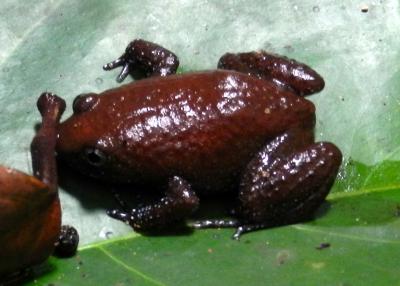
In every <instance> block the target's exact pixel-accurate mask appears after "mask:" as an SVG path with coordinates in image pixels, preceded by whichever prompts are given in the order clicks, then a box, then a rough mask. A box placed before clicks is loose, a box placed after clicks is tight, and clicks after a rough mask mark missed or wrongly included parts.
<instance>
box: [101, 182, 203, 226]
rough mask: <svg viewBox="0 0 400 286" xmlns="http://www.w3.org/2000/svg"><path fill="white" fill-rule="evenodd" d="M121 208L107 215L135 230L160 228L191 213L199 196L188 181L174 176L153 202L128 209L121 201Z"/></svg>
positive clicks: (196, 206) (197, 202) (195, 207)
mask: <svg viewBox="0 0 400 286" xmlns="http://www.w3.org/2000/svg"><path fill="white" fill-rule="evenodd" d="M119 201H120V205H121V207H122V210H120V209H114V210H111V211H108V215H109V216H111V217H113V218H116V219H118V220H121V221H123V222H125V223H128V224H130V225H131V226H132V227H133V228H134V229H135V230H155V229H162V228H165V227H166V226H169V225H171V224H173V223H176V222H179V221H182V220H184V219H185V218H187V217H188V216H189V215H190V214H192V213H193V212H194V211H195V210H196V209H197V208H198V205H199V198H198V197H197V196H196V194H195V193H194V192H193V190H192V189H191V187H190V185H189V183H188V182H186V181H185V180H184V179H182V178H180V177H178V176H175V177H173V178H171V179H170V180H169V183H168V188H167V191H166V193H165V196H164V197H162V198H161V199H160V200H159V201H157V202H155V203H154V204H151V205H147V206H144V207H141V208H137V209H132V210H128V208H127V206H126V205H125V204H124V202H123V201H121V200H119Z"/></svg>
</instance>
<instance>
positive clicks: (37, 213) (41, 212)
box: [0, 93, 79, 285]
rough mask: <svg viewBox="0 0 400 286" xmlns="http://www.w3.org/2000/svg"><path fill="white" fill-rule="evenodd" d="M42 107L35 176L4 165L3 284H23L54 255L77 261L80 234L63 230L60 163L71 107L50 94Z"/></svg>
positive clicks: (0, 190)
mask: <svg viewBox="0 0 400 286" xmlns="http://www.w3.org/2000/svg"><path fill="white" fill-rule="evenodd" d="M44 105H45V106H44ZM38 107H39V109H40V111H41V113H42V116H43V122H42V125H41V127H40V129H39V131H38V132H37V134H36V136H35V137H34V139H33V141H32V144H31V154H32V168H33V172H34V176H30V175H28V174H25V173H22V172H20V171H17V170H14V169H11V168H7V167H3V166H0V245H1V259H0V285H11V284H12V285H16V284H17V283H18V285H19V284H20V283H21V279H24V278H25V277H26V276H29V274H30V271H29V269H31V267H32V266H35V265H37V264H40V263H42V262H43V261H45V260H46V259H47V258H48V257H49V256H50V255H51V254H55V255H58V256H62V257H65V256H72V255H74V254H75V251H76V249H77V245H78V240H79V237H78V234H77V232H76V230H75V229H74V228H73V227H71V226H61V207H60V200H59V197H58V186H57V173H56V161H55V158H54V152H55V147H56V136H57V133H56V132H55V130H56V127H57V125H58V121H59V119H60V117H61V113H62V112H63V111H64V109H65V102H64V101H62V100H58V99H57V98H55V97H54V96H53V95H51V94H47V93H44V94H43V95H42V96H41V97H40V98H39V100H38ZM14 283H15V284H14Z"/></svg>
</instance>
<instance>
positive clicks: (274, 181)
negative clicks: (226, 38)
mask: <svg viewBox="0 0 400 286" xmlns="http://www.w3.org/2000/svg"><path fill="white" fill-rule="evenodd" d="M118 66H123V68H122V71H121V73H120V75H119V76H118V80H122V79H124V78H125V77H126V76H127V75H128V73H131V72H132V73H133V71H134V70H136V69H139V70H143V69H144V71H145V72H146V73H147V75H148V76H151V79H147V80H142V81H139V82H135V83H132V84H129V85H125V86H121V87H119V88H116V89H113V90H108V91H105V92H103V93H102V94H100V95H96V94H86V95H81V96H78V97H77V98H76V99H75V100H74V103H73V109H74V115H73V116H72V117H71V118H70V119H68V120H66V121H65V122H64V123H62V124H61V126H60V130H59V141H58V145H57V149H58V154H59V155H60V157H63V158H65V160H67V161H70V163H71V165H73V166H74V167H75V168H77V169H79V170H80V171H81V172H82V173H85V174H88V175H90V176H93V177H96V178H99V179H102V180H105V181H111V182H119V183H133V184H142V185H147V186H149V185H150V186H151V187H152V188H156V189H158V190H159V191H160V198H159V200H158V201H156V202H154V203H151V204H147V205H141V206H138V207H137V208H134V209H132V208H131V207H129V206H127V205H126V203H125V202H124V201H123V200H121V199H120V198H119V197H118V196H116V197H117V201H118V202H119V204H120V208H117V209H113V210H109V211H108V214H109V215H110V216H111V217H113V218H115V219H118V220H121V221H123V222H125V223H128V224H130V225H131V226H132V227H133V228H134V229H140V230H150V231H151V230H153V229H156V228H165V227H168V226H170V225H173V224H174V223H175V222H177V221H182V220H184V219H185V218H187V217H188V216H189V215H190V214H191V213H192V212H193V211H194V210H196V209H197V207H198V205H199V201H200V200H199V198H198V196H197V194H213V193H217V192H229V191H234V192H233V193H231V195H234V196H237V206H236V210H235V218H236V219H231V220H218V219H216V220H203V221H200V222H197V223H194V224H193V225H192V226H193V227H196V228H203V227H237V229H236V232H235V234H234V235H233V238H234V239H239V237H240V235H241V234H243V233H245V232H250V231H253V230H257V229H262V228H266V227H269V226H272V225H277V224H284V223H290V222H298V221H301V220H303V219H306V218H310V217H311V216H312V214H313V213H314V212H315V210H316V209H317V208H318V206H319V205H320V204H321V203H322V202H323V200H324V199H325V197H326V195H327V194H328V192H329V189H330V187H331V185H332V184H333V181H334V178H335V177H336V174H337V172H338V168H339V166H340V163H341V157H342V155H341V152H340V150H339V149H338V148H337V147H336V146H335V145H333V144H331V143H328V142H320V143H314V135H313V128H314V125H315V108H314V105H313V104H312V103H311V102H309V101H307V100H306V99H304V98H303V97H301V96H305V95H307V94H311V93H315V92H318V91H320V90H321V89H322V88H323V87H324V80H323V79H322V77H321V76H319V75H318V74H317V73H316V72H315V71H314V70H313V69H311V68H310V67H308V66H307V65H305V64H302V63H299V62H296V61H294V60H291V59H288V58H285V57H282V56H278V55H273V54H269V53H267V52H264V51H260V52H250V53H239V54H226V55H224V56H223V57H222V58H221V59H220V61H219V64H218V67H219V68H221V70H215V71H205V72H197V73H190V74H186V75H173V74H174V73H175V71H176V69H177V67H178V59H177V57H176V56H175V55H174V54H173V53H171V52H170V51H168V50H166V49H165V48H163V47H161V46H159V45H157V44H155V43H151V42H147V41H144V40H134V41H132V42H131V43H130V44H129V45H128V48H127V49H126V51H125V53H124V54H123V55H122V56H121V57H120V58H118V59H117V60H115V61H113V62H111V63H109V64H107V65H105V66H104V69H106V70H109V69H114V68H115V67H118ZM166 71H167V72H166ZM132 75H134V74H132ZM159 186H161V189H159ZM139 189H141V188H139ZM196 193H197V194H196Z"/></svg>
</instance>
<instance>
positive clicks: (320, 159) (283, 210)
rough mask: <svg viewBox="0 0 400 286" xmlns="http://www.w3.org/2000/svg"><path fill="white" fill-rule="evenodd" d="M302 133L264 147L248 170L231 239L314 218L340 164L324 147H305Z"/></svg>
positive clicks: (331, 147)
mask: <svg viewBox="0 0 400 286" xmlns="http://www.w3.org/2000/svg"><path fill="white" fill-rule="evenodd" d="M301 134H302V133H301V132H294V133H292V134H291V133H286V134H284V135H282V136H280V137H278V138H277V139H275V140H273V141H272V142H270V143H269V144H267V145H266V146H265V147H264V149H263V150H261V152H259V154H257V155H256V156H255V157H254V159H253V160H252V161H251V162H250V163H249V165H248V166H247V169H246V171H245V172H244V175H243V177H242V181H241V184H240V190H239V204H238V205H239V206H238V209H237V213H238V217H239V218H240V219H241V220H242V221H243V222H244V223H243V225H242V226H240V227H239V228H238V229H237V231H236V233H235V235H234V237H235V238H238V237H239V236H240V234H242V233H244V232H249V231H252V230H256V229H261V228H265V227H269V226H274V225H283V224H289V223H296V222H301V221H304V220H308V219H310V218H312V216H313V214H314V213H315V211H316V210H317V208H318V207H319V206H320V205H321V203H322V202H323V201H324V200H325V198H326V196H327V195H328V193H329V190H330V188H331V186H332V184H333V182H334V180H335V178H336V175H337V173H338V169H339V166H340V164H341V160H342V154H341V152H340V150H339V149H338V148H337V147H336V146H335V145H333V144H331V143H328V142H319V143H312V144H307V141H308V139H307V140H304V139H302V136H301Z"/></svg>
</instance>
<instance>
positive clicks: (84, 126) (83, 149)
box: [57, 93, 116, 178]
mask: <svg viewBox="0 0 400 286" xmlns="http://www.w3.org/2000/svg"><path fill="white" fill-rule="evenodd" d="M100 105H101V104H100V98H99V96H98V95H97V94H94V93H89V94H82V95H79V96H77V97H76V98H75V100H74V102H73V111H74V113H73V115H71V117H70V118H68V119H67V120H65V121H64V122H63V123H61V124H60V125H59V128H58V140H57V155H58V157H59V158H60V159H61V160H63V161H66V162H67V163H68V164H69V165H70V166H71V167H72V168H74V169H76V170H78V171H79V172H81V173H83V174H85V175H89V176H91V177H95V178H102V177H104V176H106V175H107V176H109V175H110V174H112V173H113V172H112V170H113V169H114V168H115V166H116V163H115V158H114V156H113V154H114V153H115V147H116V146H115V144H114V140H113V138H112V136H111V135H110V134H109V130H110V129H112V128H111V125H112V124H111V122H110V120H104V119H105V118H104V117H105V116H107V115H105V114H104V112H102V108H101V106H100Z"/></svg>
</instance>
